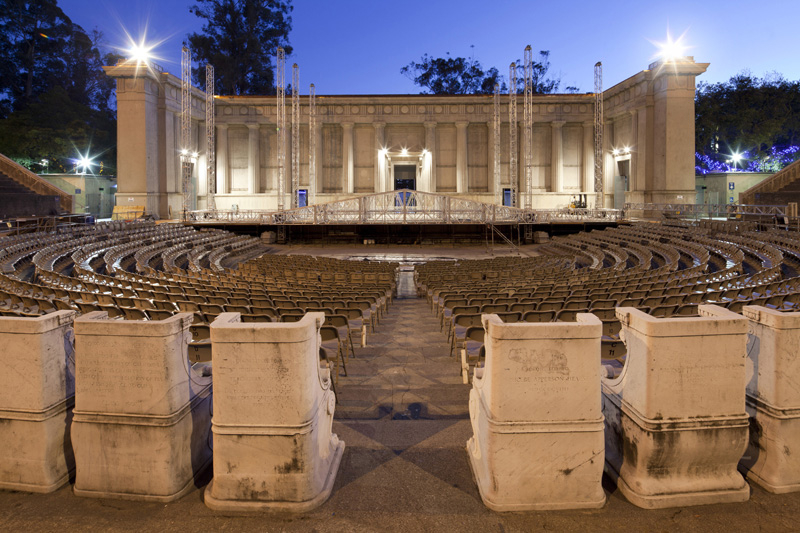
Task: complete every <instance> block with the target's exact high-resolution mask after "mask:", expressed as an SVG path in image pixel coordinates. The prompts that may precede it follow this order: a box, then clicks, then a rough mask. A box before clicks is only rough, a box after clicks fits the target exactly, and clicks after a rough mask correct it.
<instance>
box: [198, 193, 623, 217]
mask: <svg viewBox="0 0 800 533" xmlns="http://www.w3.org/2000/svg"><path fill="white" fill-rule="evenodd" d="M620 215H621V212H620V211H616V210H613V209H607V210H606V209H595V210H589V209H563V210H540V211H534V210H532V209H520V208H516V207H508V206H503V205H496V204H487V203H482V202H476V201H474V200H467V199H463V198H458V197H454V196H447V195H443V194H434V193H426V192H420V191H412V190H408V189H404V190H397V191H389V192H384V193H377V194H367V195H364V196H357V197H354V198H348V199H346V200H339V201H336V202H330V203H327V204H317V205H309V206H305V207H300V208H296V209H289V210H285V211H277V212H276V211H257V210H251V211H242V210H237V211H227V212H226V211H216V212H211V211H193V212H192V213H191V217H190V219H191V220H192V221H194V222H208V223H215V222H229V223H240V224H269V225H274V224H288V225H292V224H533V223H547V222H559V221H561V222H568V221H569V222H588V221H595V220H602V221H614V220H618V219H619V218H620Z"/></svg>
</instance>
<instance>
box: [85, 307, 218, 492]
mask: <svg viewBox="0 0 800 533" xmlns="http://www.w3.org/2000/svg"><path fill="white" fill-rule="evenodd" d="M191 323H192V315H191V314H190V313H179V314H176V315H174V316H172V317H170V318H168V319H166V320H160V321H148V322H142V321H125V320H108V319H107V314H106V313H105V312H99V311H98V312H94V313H88V314H86V315H84V316H82V317H80V318H79V319H77V320H76V321H75V349H76V361H77V368H76V383H75V387H76V391H75V417H74V421H73V431H72V437H73V445H74V447H75V459H76V466H77V472H76V479H75V488H74V490H75V494H77V495H80V496H90V497H100V498H121V499H131V500H149V501H161V502H167V501H172V500H175V499H178V498H180V497H181V496H183V495H184V494H186V493H187V492H189V491H190V490H192V488H193V487H194V486H195V482H196V481H197V479H198V478H199V477H200V476H201V475H202V474H203V471H204V470H205V469H206V468H207V467H208V466H210V462H211V446H210V427H211V378H210V377H207V376H203V373H204V372H202V371H199V370H198V369H195V368H193V367H192V366H191V365H190V363H189V359H188V351H187V346H188V343H189V341H190V340H191V334H190V332H189V326H190V324H191Z"/></svg>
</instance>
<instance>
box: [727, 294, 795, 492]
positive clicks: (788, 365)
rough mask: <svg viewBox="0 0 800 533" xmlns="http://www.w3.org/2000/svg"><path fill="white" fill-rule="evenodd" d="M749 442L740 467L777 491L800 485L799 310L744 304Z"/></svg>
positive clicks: (791, 490)
mask: <svg viewBox="0 0 800 533" xmlns="http://www.w3.org/2000/svg"><path fill="white" fill-rule="evenodd" d="M743 314H744V316H746V317H747V318H748V319H750V330H749V333H750V334H749V337H748V343H747V412H748V414H749V415H750V443H749V445H748V447H747V452H746V453H745V454H744V457H743V458H742V460H741V462H740V463H739V466H740V468H742V470H743V471H744V472H745V473H746V475H747V478H748V479H749V480H751V481H754V482H756V483H758V484H759V485H761V486H762V487H764V488H765V489H766V490H768V491H770V492H774V493H784V492H794V491H798V490H800V458H799V457H800V359H799V358H798V353H800V313H781V312H780V311H776V310H774V309H769V308H766V307H761V306H746V307H745V308H744V309H743Z"/></svg>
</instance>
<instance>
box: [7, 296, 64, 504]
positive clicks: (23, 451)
mask: <svg viewBox="0 0 800 533" xmlns="http://www.w3.org/2000/svg"><path fill="white" fill-rule="evenodd" d="M75 315H76V313H75V312H74V311H57V312H54V313H50V314H48V315H45V316H41V317H37V318H14V317H0V345H2V346H3V354H4V356H3V366H4V371H3V372H2V373H0V488H2V489H9V490H23V491H29V492H52V491H54V490H57V489H58V488H59V487H61V486H62V485H64V484H65V483H67V482H68V481H69V477H70V475H71V474H72V472H73V471H74V470H75V459H74V457H73V453H72V444H71V442H70V421H71V419H72V408H73V405H74V403H75V380H74V372H75V367H74V359H73V357H72V350H73V348H72V322H73V320H74V319H75Z"/></svg>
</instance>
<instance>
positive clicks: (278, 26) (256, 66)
mask: <svg viewBox="0 0 800 533" xmlns="http://www.w3.org/2000/svg"><path fill="white" fill-rule="evenodd" d="M291 11H292V5H291V0H286V1H281V0H197V3H196V4H195V5H194V6H193V7H192V8H191V12H192V13H194V14H195V15H197V16H198V17H199V18H201V19H203V20H204V21H205V23H204V25H203V30H202V32H201V33H192V34H191V35H189V37H188V40H189V46H190V48H191V50H192V55H193V60H194V61H196V62H198V63H200V65H201V67H200V68H197V69H193V73H192V74H193V77H194V80H195V83H196V84H197V85H198V86H201V87H205V83H206V78H205V65H206V64H208V63H210V64H212V65H214V74H215V76H216V82H215V83H216V86H215V93H216V94H225V95H242V94H275V70H274V67H273V61H274V60H275V56H276V54H277V50H278V47H279V46H282V47H283V48H284V49H285V51H286V55H289V54H291V53H292V48H291V46H289V32H290V31H291V29H292V18H291V16H289V14H290V13H291Z"/></svg>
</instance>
